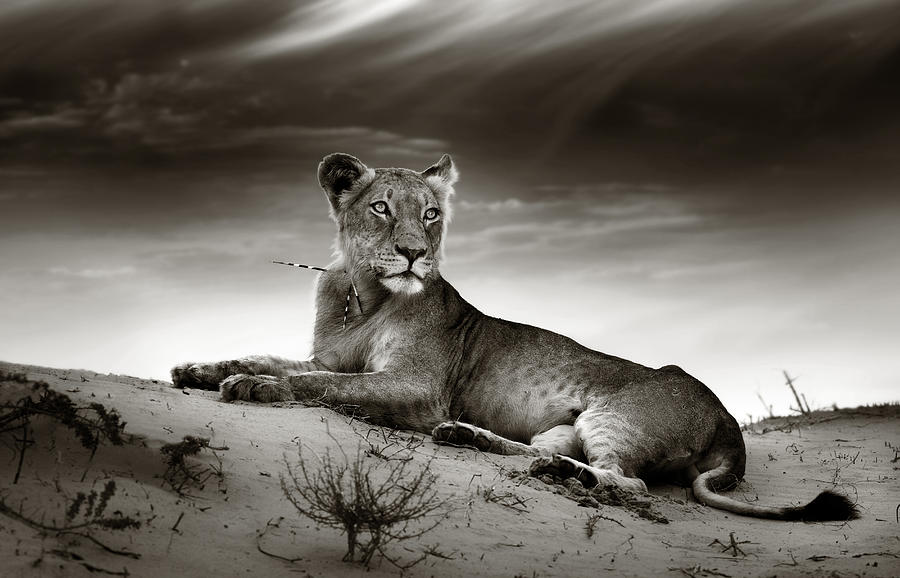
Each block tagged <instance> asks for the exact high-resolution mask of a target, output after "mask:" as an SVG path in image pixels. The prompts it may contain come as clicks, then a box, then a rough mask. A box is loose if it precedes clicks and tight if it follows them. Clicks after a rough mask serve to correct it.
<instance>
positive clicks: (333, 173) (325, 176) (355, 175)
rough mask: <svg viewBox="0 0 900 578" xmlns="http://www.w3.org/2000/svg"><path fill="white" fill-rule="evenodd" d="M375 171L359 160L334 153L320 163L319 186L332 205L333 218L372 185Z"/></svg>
mask: <svg viewBox="0 0 900 578" xmlns="http://www.w3.org/2000/svg"><path fill="white" fill-rule="evenodd" d="M373 180H375V170H374V169H370V168H369V167H367V166H366V165H364V164H363V163H362V161H360V160H359V159H358V158H356V157H354V156H351V155H348V154H345V153H333V154H330V155H328V156H327V157H325V158H324V159H322V162H321V163H319V185H321V187H322V190H323V191H325V196H326V197H328V202H329V203H331V213H332V216H334V217H337V216H338V214H339V213H340V212H341V211H342V210H343V208H344V207H346V206H347V204H348V203H349V202H350V201H352V200H353V198H354V197H356V195H357V193H359V192H360V191H362V190H363V189H365V188H366V187H368V186H369V185H370V184H372V181H373Z"/></svg>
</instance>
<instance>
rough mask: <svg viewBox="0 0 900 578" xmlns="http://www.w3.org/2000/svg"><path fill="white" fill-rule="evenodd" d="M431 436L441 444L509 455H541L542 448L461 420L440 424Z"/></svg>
mask: <svg viewBox="0 0 900 578" xmlns="http://www.w3.org/2000/svg"><path fill="white" fill-rule="evenodd" d="M431 437H432V438H434V441H435V442H436V443H439V444H444V445H450V446H463V447H473V448H475V449H478V450H481V451H483V452H490V453H492V454H503V455H507V456H515V455H520V456H522V455H524V456H538V455H541V450H540V448H537V447H535V446H530V445H528V444H523V443H521V442H517V441H513V440H511V439H507V438H505V437H503V436H500V435H497V434H495V433H494V432H492V431H490V430H486V429H484V428H480V427H478V426H474V425H472V424H468V423H463V422H461V421H446V422H444V423H442V424H439V425H438V426H437V427H435V428H434V430H433V431H432V432H431Z"/></svg>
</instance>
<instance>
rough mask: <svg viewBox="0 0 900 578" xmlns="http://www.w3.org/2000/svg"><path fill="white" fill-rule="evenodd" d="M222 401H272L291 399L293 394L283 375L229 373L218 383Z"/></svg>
mask: <svg viewBox="0 0 900 578" xmlns="http://www.w3.org/2000/svg"><path fill="white" fill-rule="evenodd" d="M219 387H220V388H221V391H222V401H255V402H259V403H272V402H276V401H292V400H293V399H294V394H293V392H292V391H291V386H290V384H289V383H288V382H287V379H285V378H284V377H276V376H274V375H246V374H242V373H241V374H238V375H231V376H229V377H226V378H225V379H223V380H222V383H221V384H220V385H219Z"/></svg>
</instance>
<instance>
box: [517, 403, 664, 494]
mask: <svg viewBox="0 0 900 578" xmlns="http://www.w3.org/2000/svg"><path fill="white" fill-rule="evenodd" d="M570 427H572V428H573V430H574V433H575V437H576V442H577V443H578V444H580V448H581V452H580V454H581V455H580V456H579V457H581V456H583V457H582V460H579V459H575V458H573V457H569V456H571V455H578V454H574V453H570V454H568V455H560V453H563V452H556V453H555V455H553V456H541V457H539V458H537V459H536V460H534V462H533V463H532V464H531V468H530V472H531V475H533V476H538V475H542V474H550V475H552V476H555V477H558V478H562V479H566V478H575V479H577V480H579V481H580V482H581V483H582V484H584V485H585V486H586V487H593V486H596V485H604V486H617V487H619V488H622V489H624V490H629V491H632V492H646V491H647V484H645V483H644V481H643V480H641V479H640V478H638V477H637V476H635V471H636V468H635V467H633V466H634V461H633V456H634V454H636V453H639V450H638V451H636V450H637V448H636V447H634V446H635V444H634V441H635V439H639V437H640V436H639V434H638V432H634V431H632V428H631V426H630V425H629V423H628V422H627V420H624V419H622V416H621V415H617V414H616V413H615V412H610V411H608V410H604V409H602V408H597V407H595V408H588V409H587V410H586V411H584V412H582V413H581V414H580V415H579V416H578V418H577V419H576V420H575V425H574V426H570Z"/></svg>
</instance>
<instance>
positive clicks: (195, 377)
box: [171, 362, 222, 389]
mask: <svg viewBox="0 0 900 578" xmlns="http://www.w3.org/2000/svg"><path fill="white" fill-rule="evenodd" d="M171 374H172V385H174V386H175V387H179V388H185V387H190V388H195V389H218V387H219V382H220V381H222V377H221V376H220V375H219V372H218V371H217V368H216V365H215V364H213V363H191V362H188V363H182V364H180V365H176V366H175V367H173V368H172V371H171Z"/></svg>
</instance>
